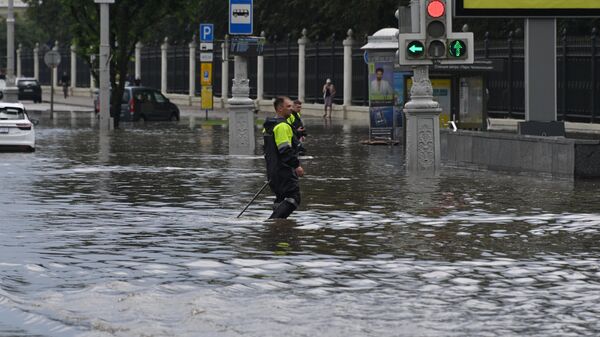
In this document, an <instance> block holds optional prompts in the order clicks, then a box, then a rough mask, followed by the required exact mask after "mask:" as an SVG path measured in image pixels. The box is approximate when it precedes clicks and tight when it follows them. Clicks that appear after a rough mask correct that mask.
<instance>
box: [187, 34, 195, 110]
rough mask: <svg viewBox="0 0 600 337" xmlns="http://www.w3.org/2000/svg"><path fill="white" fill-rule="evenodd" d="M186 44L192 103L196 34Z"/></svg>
mask: <svg viewBox="0 0 600 337" xmlns="http://www.w3.org/2000/svg"><path fill="white" fill-rule="evenodd" d="M188 46H189V47H190V73H189V81H190V82H189V97H190V105H192V98H193V97H194V96H195V95H196V35H194V36H193V37H192V42H190V44H189V45H188Z"/></svg>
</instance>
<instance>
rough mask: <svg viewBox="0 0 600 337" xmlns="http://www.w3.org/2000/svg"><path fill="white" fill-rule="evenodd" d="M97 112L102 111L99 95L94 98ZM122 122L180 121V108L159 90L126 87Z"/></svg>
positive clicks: (122, 100)
mask: <svg viewBox="0 0 600 337" xmlns="http://www.w3.org/2000/svg"><path fill="white" fill-rule="evenodd" d="M94 107H95V109H96V112H99V111H100V101H99V99H98V95H96V96H95V98H94ZM120 120H121V121H123V122H127V121H133V122H135V121H139V120H144V121H159V120H163V121H164V120H167V121H178V120H179V108H178V107H177V105H175V104H173V103H171V101H169V99H168V98H166V97H165V96H164V95H163V94H162V93H161V92H160V91H159V90H156V89H152V88H147V87H130V86H128V87H125V91H124V92H123V98H122V99H121V118H120Z"/></svg>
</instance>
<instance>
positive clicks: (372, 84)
mask: <svg viewBox="0 0 600 337" xmlns="http://www.w3.org/2000/svg"><path fill="white" fill-rule="evenodd" d="M395 104H396V100H395V92H394V64H393V63H391V62H381V63H377V62H375V63H369V116H370V123H369V126H370V132H369V135H370V137H369V138H370V139H371V140H372V141H373V140H393V139H394V128H395V119H394V107H395ZM396 111H397V109H396Z"/></svg>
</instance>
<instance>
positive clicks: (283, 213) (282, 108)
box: [263, 97, 304, 219]
mask: <svg viewBox="0 0 600 337" xmlns="http://www.w3.org/2000/svg"><path fill="white" fill-rule="evenodd" d="M273 106H274V108H275V114H276V116H275V117H269V118H267V119H266V120H265V124H264V129H263V138H264V146H263V150H264V153H265V161H266V163H267V179H268V180H269V187H270V188H271V191H273V193H275V204H274V205H273V214H271V216H270V217H269V219H285V218H287V217H288V216H289V215H290V214H292V212H293V211H294V210H295V209H296V208H298V206H299V205H300V185H299V183H298V177H302V176H303V175H304V169H303V168H302V166H300V160H298V145H299V141H298V139H297V138H296V137H295V136H294V130H293V129H292V126H291V125H290V124H288V122H287V119H288V118H289V117H290V115H291V114H292V101H291V100H290V99H289V98H288V97H277V98H275V101H274V102H273Z"/></svg>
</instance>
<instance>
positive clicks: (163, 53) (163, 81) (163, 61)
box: [160, 37, 169, 94]
mask: <svg viewBox="0 0 600 337" xmlns="http://www.w3.org/2000/svg"><path fill="white" fill-rule="evenodd" d="M168 49H169V38H168V37H165V41H164V43H163V44H162V45H161V46H160V91H162V92H163V93H165V94H166V93H167V50H168Z"/></svg>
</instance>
